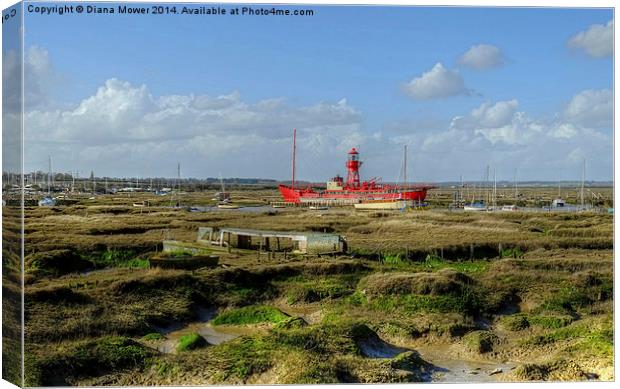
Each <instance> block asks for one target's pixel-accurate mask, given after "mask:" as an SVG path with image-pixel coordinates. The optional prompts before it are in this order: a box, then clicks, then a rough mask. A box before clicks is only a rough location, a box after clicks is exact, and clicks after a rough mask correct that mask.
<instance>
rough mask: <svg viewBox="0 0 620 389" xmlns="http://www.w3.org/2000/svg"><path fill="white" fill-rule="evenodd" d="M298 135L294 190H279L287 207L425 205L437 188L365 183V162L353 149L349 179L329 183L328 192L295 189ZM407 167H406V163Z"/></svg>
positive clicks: (337, 177)
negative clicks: (362, 173)
mask: <svg viewBox="0 0 620 389" xmlns="http://www.w3.org/2000/svg"><path fill="white" fill-rule="evenodd" d="M296 138H297V131H296V130H295V131H294V133H293V179H292V184H291V186H286V185H282V184H281V185H279V186H278V189H279V190H280V194H282V198H283V199H284V201H285V202H287V203H296V204H298V203H306V202H307V203H334V204H355V203H360V202H366V201H400V200H405V201H413V202H414V203H422V202H423V201H424V199H425V198H426V192H427V191H428V190H429V189H432V188H434V186H431V185H401V186H399V185H388V184H379V183H377V182H376V180H374V179H373V180H370V181H361V180H360V174H359V169H360V167H361V166H362V161H360V159H359V153H358V151H357V150H356V149H355V148H352V149H351V150H350V151H349V153H348V159H347V162H346V164H345V166H346V168H347V179H346V181H344V180H343V179H342V177H340V176H339V175H337V176H336V177H334V178H332V179H331V180H330V181H327V188H326V189H325V190H315V189H313V188H311V187H307V188H304V189H300V188H295V152H296ZM405 166H406V163H405ZM405 181H406V180H405Z"/></svg>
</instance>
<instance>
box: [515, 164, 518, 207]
mask: <svg viewBox="0 0 620 389" xmlns="http://www.w3.org/2000/svg"><path fill="white" fill-rule="evenodd" d="M517 197H519V192H518V190H517V168H515V200H516V199H517Z"/></svg>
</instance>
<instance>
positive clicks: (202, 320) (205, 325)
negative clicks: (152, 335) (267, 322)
mask: <svg viewBox="0 0 620 389" xmlns="http://www.w3.org/2000/svg"><path fill="white" fill-rule="evenodd" d="M216 314H217V311H216V310H215V309H200V310H199V311H198V321H196V322H193V323H189V324H186V323H178V324H174V325H171V326H168V327H165V328H160V329H159V332H160V333H161V334H162V335H164V336H165V337H166V339H165V340H163V341H162V342H160V343H159V344H158V345H157V350H159V351H160V352H162V353H173V352H175V351H176V346H177V344H178V342H179V339H180V338H181V337H182V336H183V335H187V334H190V333H193V332H195V333H198V334H200V335H201V336H202V337H203V338H205V339H206V340H207V342H208V343H209V344H221V343H224V342H227V341H229V340H233V339H235V338H238V337H240V336H243V335H250V334H253V333H256V332H257V329H256V328H252V327H245V326H240V327H228V326H213V325H212V324H211V323H210V321H211V320H212V319H213V318H214V317H215V316H216Z"/></svg>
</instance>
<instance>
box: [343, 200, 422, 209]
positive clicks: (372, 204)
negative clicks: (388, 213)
mask: <svg viewBox="0 0 620 389" xmlns="http://www.w3.org/2000/svg"><path fill="white" fill-rule="evenodd" d="M412 205H413V202H412V201H409V200H396V201H385V200H368V201H363V202H361V203H357V204H353V206H354V207H355V209H359V210H401V209H406V208H409V207H411V206H412Z"/></svg>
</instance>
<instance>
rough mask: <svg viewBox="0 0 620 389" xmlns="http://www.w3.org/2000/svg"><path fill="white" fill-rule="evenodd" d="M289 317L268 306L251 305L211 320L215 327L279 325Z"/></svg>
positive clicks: (224, 313) (226, 312)
mask: <svg viewBox="0 0 620 389" xmlns="http://www.w3.org/2000/svg"><path fill="white" fill-rule="evenodd" d="M288 318H289V315H287V314H286V313H284V312H282V311H280V310H279V309H277V308H274V307H270V306H268V305H251V306H248V307H242V308H237V309H232V310H230V311H225V312H223V313H221V314H219V315H218V316H217V317H216V318H215V319H213V322H212V323H213V324H215V325H244V324H258V323H274V324H275V323H280V322H282V321H284V320H286V319H288Z"/></svg>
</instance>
